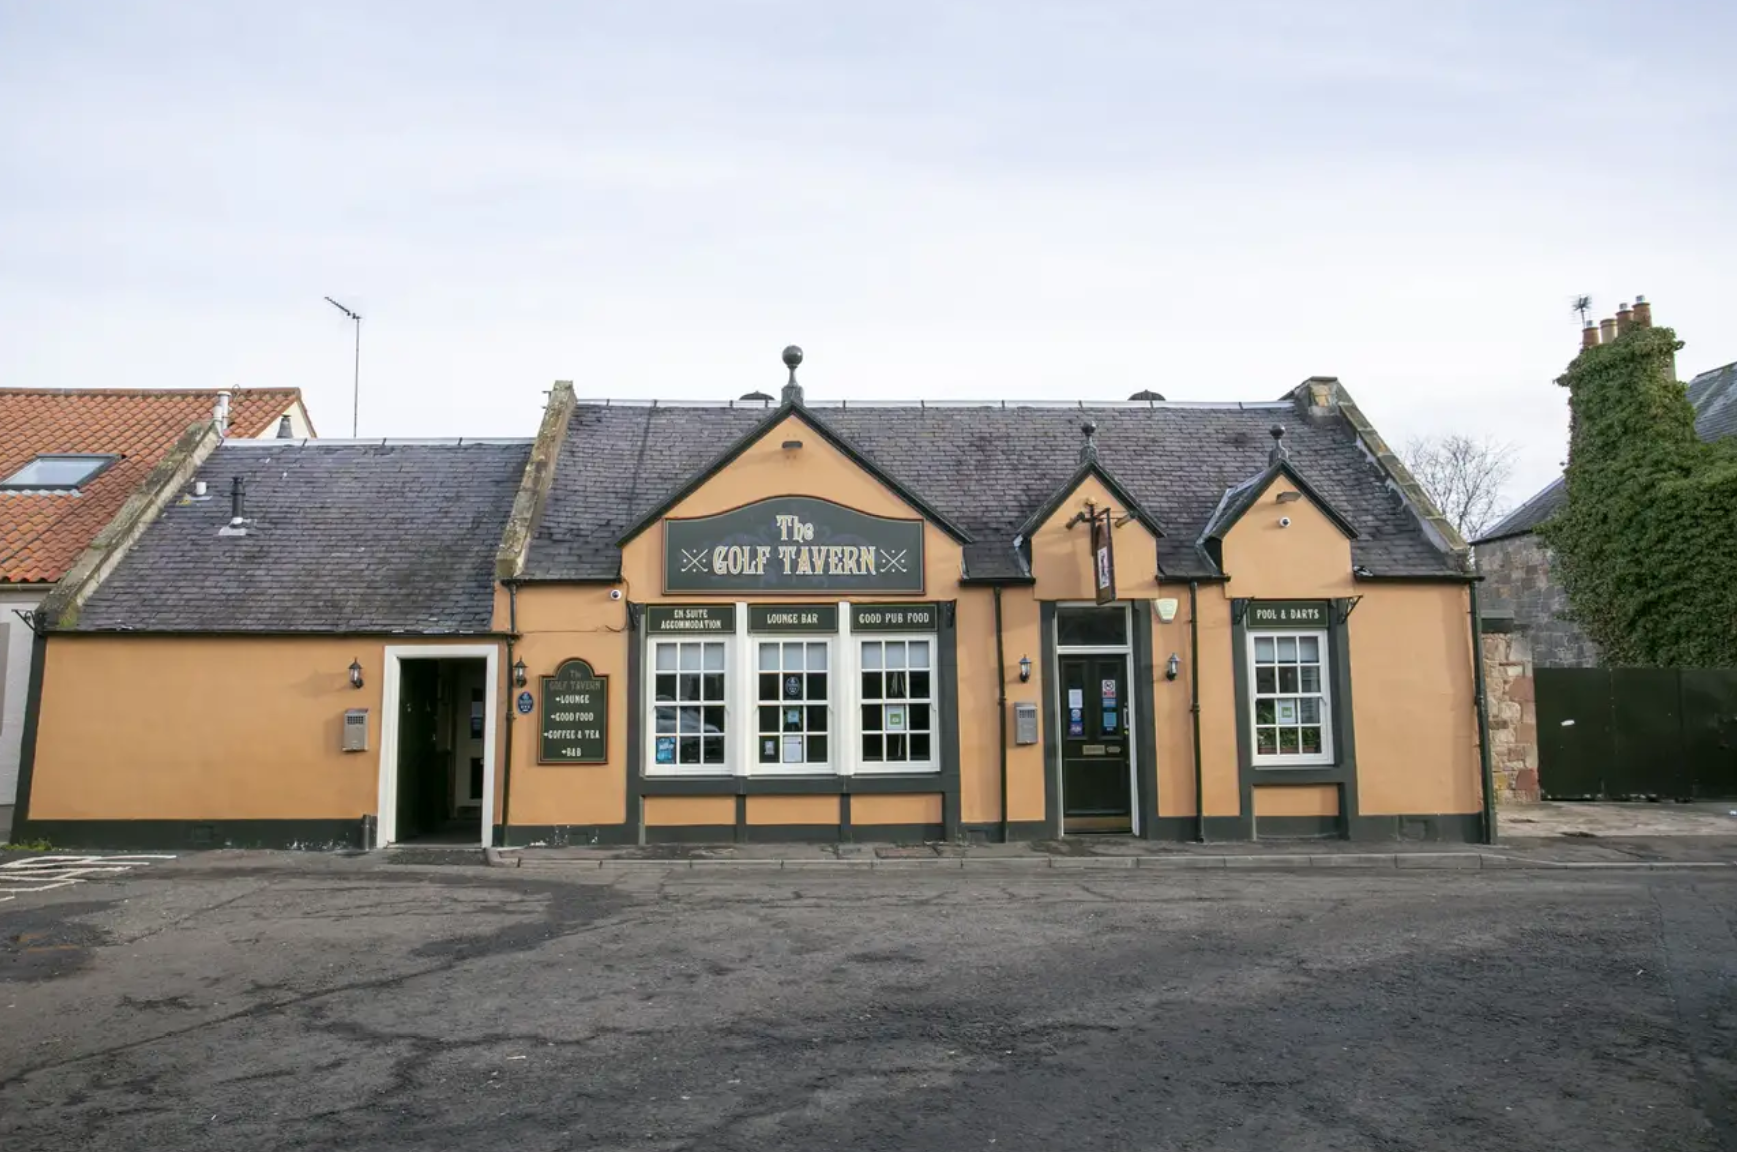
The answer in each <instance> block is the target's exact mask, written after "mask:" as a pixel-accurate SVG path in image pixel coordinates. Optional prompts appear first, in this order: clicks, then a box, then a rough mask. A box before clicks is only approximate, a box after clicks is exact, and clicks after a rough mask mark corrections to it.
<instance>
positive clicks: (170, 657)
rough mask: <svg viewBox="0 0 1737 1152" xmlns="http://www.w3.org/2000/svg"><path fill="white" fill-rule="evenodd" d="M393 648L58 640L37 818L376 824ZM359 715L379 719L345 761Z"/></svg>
mask: <svg viewBox="0 0 1737 1152" xmlns="http://www.w3.org/2000/svg"><path fill="white" fill-rule="evenodd" d="M466 642H467V643H477V641H466ZM393 643H394V645H397V644H398V643H399V642H398V641H396V640H394V641H393ZM431 643H438V641H431ZM384 648H385V643H384V642H383V641H381V640H378V639H349V638H345V639H324V638H308V639H300V638H266V637H259V638H251V637H207V638H193V637H153V636H115V637H109V636H90V637H84V636H56V637H53V638H51V639H50V640H49V643H48V646H47V649H46V652H45V663H44V667H43V685H42V706H41V713H40V720H39V724H38V729H37V745H36V769H35V776H34V780H33V783H32V787H31V797H30V814H31V816H33V817H35V818H37V819H42V820H81V819H88V820H96V819H101V820H125V819H135V820H145V819H155V820H170V819H176V820H249V819H259V820H288V819H303V818H322V819H349V818H351V817H356V818H360V817H361V816H363V815H365V814H368V813H372V812H374V811H375V808H376V807H377V797H378V794H379V792H378V789H379V771H380V722H381V715H380V696H381V684H382V667H383V665H384V663H385V653H384ZM352 660H360V661H361V663H362V667H363V669H364V674H363V675H364V681H365V683H364V686H363V688H362V689H361V690H360V691H358V690H356V689H354V688H351V687H350V680H349V667H350V661H352ZM350 708H367V709H368V710H369V718H368V722H369V733H368V745H369V750H368V751H366V752H349V753H346V752H343V751H340V748H341V745H342V730H343V721H344V712H345V710H346V709H350ZM497 758H498V754H497Z"/></svg>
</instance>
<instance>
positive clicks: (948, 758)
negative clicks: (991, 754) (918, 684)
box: [935, 600, 960, 840]
mask: <svg viewBox="0 0 1737 1152" xmlns="http://www.w3.org/2000/svg"><path fill="white" fill-rule="evenodd" d="M958 623H959V605H958V602H957V601H954V600H948V601H945V602H943V603H942V604H941V632H940V634H939V635H938V636H937V637H936V649H937V651H936V653H935V658H936V664H937V665H938V667H937V671H939V672H940V673H941V700H940V703H941V824H942V827H943V832H944V834H945V835H946V838H947V839H949V840H955V839H957V838H958V836H959V817H960V810H959V809H960V797H959V627H958Z"/></svg>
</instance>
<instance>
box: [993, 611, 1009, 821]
mask: <svg viewBox="0 0 1737 1152" xmlns="http://www.w3.org/2000/svg"><path fill="white" fill-rule="evenodd" d="M993 591H994V593H995V669H996V684H997V686H998V690H999V693H1000V695H999V698H998V699H997V700H996V716H997V718H998V719H999V721H1000V724H1001V842H1002V843H1003V844H1005V843H1007V829H1008V822H1007V650H1006V648H1005V647H1004V646H1003V644H1002V638H1001V585H999V584H997V585H996V586H995V588H994V590H993Z"/></svg>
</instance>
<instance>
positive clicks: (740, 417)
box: [525, 400, 1458, 580]
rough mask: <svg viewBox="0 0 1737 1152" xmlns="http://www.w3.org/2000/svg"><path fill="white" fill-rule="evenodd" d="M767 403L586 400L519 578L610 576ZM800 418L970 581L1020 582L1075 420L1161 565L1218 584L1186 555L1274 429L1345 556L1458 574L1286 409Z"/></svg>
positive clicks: (1324, 419)
mask: <svg viewBox="0 0 1737 1152" xmlns="http://www.w3.org/2000/svg"><path fill="white" fill-rule="evenodd" d="M779 414H780V413H779V410H776V409H770V408H769V407H768V406H762V405H759V404H753V405H750V406H723V405H719V406H663V405H643V404H605V403H601V402H596V403H593V402H581V403H580V404H579V406H578V407H577V408H576V409H575V410H574V413H573V416H572V419H571V421H570V422H569V424H568V429H567V438H566V441H565V443H564V445H563V446H562V450H561V455H560V459H559V461H558V464H557V466H556V469H555V476H554V480H553V484H552V488H551V491H550V495H549V500H548V503H547V506H546V508H545V511H544V514H543V518H542V521H541V523H540V525H539V527H538V530H537V533H536V536H535V537H534V539H533V540H532V543H531V548H530V554H529V557H528V559H527V563H526V568H525V578H526V579H529V580H611V579H614V578H615V577H616V576H617V575H618V574H619V568H620V555H619V551H618V549H617V546H616V542H617V541H618V540H619V539H620V538H621V537H622V535H623V534H624V533H625V532H626V531H627V530H628V529H629V528H630V527H631V526H632V525H633V524H634V523H635V522H636V521H638V520H639V519H640V518H642V517H643V516H645V515H646V514H647V513H648V512H650V511H651V510H653V509H655V508H656V507H657V506H658V505H659V504H661V503H663V502H664V501H665V500H667V499H668V498H669V497H670V495H671V494H673V493H675V492H677V491H679V490H680V489H681V488H682V487H683V486H684V485H685V484H687V483H689V482H690V481H691V480H692V479H693V478H694V476H695V475H697V474H699V473H703V472H704V471H706V470H707V469H708V468H709V467H710V466H712V465H713V464H714V463H715V462H717V461H718V460H719V458H720V457H721V456H722V455H723V454H724V453H726V452H727V451H728V450H729V449H730V448H732V446H734V445H735V443H736V442H737V441H738V440H739V439H740V438H741V437H743V436H745V435H747V434H748V433H750V432H752V431H754V430H755V429H757V428H759V427H760V426H761V425H762V424H764V423H766V422H767V421H768V420H769V419H776V418H778V416H779ZM807 414H808V415H809V416H810V417H811V418H812V419H814V420H816V421H820V422H822V423H824V425H825V426H826V427H827V428H828V429H829V430H831V432H832V433H833V434H834V435H836V436H838V437H840V438H842V439H843V440H845V441H847V442H848V443H849V444H850V445H852V446H853V447H854V448H855V449H856V451H857V452H858V453H859V454H860V455H861V456H862V457H864V458H865V459H867V460H868V461H870V462H871V463H872V464H873V465H874V466H875V467H876V468H878V469H879V470H880V471H882V472H884V473H885V474H886V475H887V476H889V477H890V478H892V479H893V480H895V481H897V482H898V483H899V484H901V485H903V486H904V487H906V488H909V489H910V490H911V491H912V492H914V493H917V494H918V495H920V496H921V497H923V498H924V499H925V500H926V501H927V502H928V503H929V504H931V505H932V506H933V507H934V508H936V509H937V510H938V511H939V512H940V513H941V514H943V515H944V516H946V517H947V518H948V519H949V520H950V521H951V522H952V523H953V524H954V525H956V526H958V527H959V528H960V529H962V530H963V531H965V532H966V533H967V534H969V535H970V537H971V540H970V542H968V543H966V544H965V545H964V551H965V563H966V575H967V576H968V577H970V578H974V579H1003V578H1019V577H1021V576H1024V575H1027V573H1026V572H1025V571H1024V565H1023V563H1022V561H1021V558H1020V557H1019V555H1018V553H1017V552H1016V550H1015V548H1014V539H1015V537H1016V536H1017V535H1018V533H1019V531H1020V529H1021V527H1022V526H1023V525H1024V524H1025V522H1026V520H1027V519H1028V518H1029V517H1030V516H1031V515H1032V513H1033V512H1035V511H1036V510H1037V509H1039V508H1040V507H1042V506H1043V505H1044V503H1045V502H1046V501H1048V500H1049V499H1051V498H1052V497H1053V496H1054V494H1055V492H1056V490H1057V489H1058V488H1059V487H1060V486H1062V485H1063V484H1065V483H1067V481H1068V480H1069V478H1070V477H1072V476H1074V474H1075V473H1076V472H1077V471H1078V469H1079V464H1080V448H1081V445H1082V443H1083V435H1082V433H1081V430H1080V426H1081V424H1082V423H1084V422H1085V421H1086V420H1091V421H1093V422H1094V423H1096V425H1097V446H1098V458H1099V460H1100V461H1101V462H1102V464H1103V466H1104V468H1105V469H1106V470H1107V471H1109V472H1111V473H1113V474H1114V475H1115V476H1116V478H1117V479H1118V480H1120V481H1121V483H1122V484H1123V485H1124V486H1125V487H1126V488H1127V490H1128V491H1129V493H1130V494H1131V495H1132V496H1133V497H1134V498H1135V499H1137V500H1138V501H1139V502H1140V504H1141V505H1142V506H1143V507H1144V508H1146V509H1147V510H1149V512H1150V513H1151V515H1152V516H1153V517H1155V518H1156V519H1157V521H1158V522H1159V523H1160V524H1162V525H1163V528H1164V531H1165V532H1166V536H1165V537H1164V538H1163V539H1161V540H1160V541H1159V543H1158V560H1159V564H1160V567H1161V569H1162V571H1163V572H1164V573H1165V574H1166V575H1168V576H1173V577H1184V578H1186V577H1190V576H1200V577H1211V576H1214V575H1216V574H1217V572H1216V569H1215V568H1214V567H1213V565H1212V562H1211V560H1210V558H1209V557H1208V556H1207V555H1206V553H1205V551H1204V550H1203V549H1202V548H1201V547H1200V546H1199V543H1198V541H1199V538H1200V536H1201V531H1202V529H1203V528H1204V527H1205V525H1206V523H1207V521H1208V519H1209V518H1210V517H1211V516H1212V514H1213V510H1214V509H1215V508H1217V507H1218V505H1219V502H1220V501H1221V499H1222V498H1223V496H1224V493H1225V490H1226V489H1228V488H1232V487H1234V486H1236V485H1238V484H1240V483H1242V482H1243V481H1245V480H1247V479H1248V478H1249V477H1250V476H1252V475H1255V474H1258V473H1261V472H1263V471H1264V470H1265V469H1266V467H1267V453H1268V449H1269V446H1270V444H1271V439H1270V437H1269V435H1268V430H1269V429H1270V428H1271V426H1272V425H1273V424H1275V423H1282V424H1284V425H1285V427H1286V429H1287V432H1286V436H1285V443H1286V446H1287V447H1288V449H1289V451H1290V457H1291V460H1292V462H1293V463H1294V464H1295V466H1296V468H1297V469H1298V471H1300V472H1302V473H1304V474H1306V475H1307V476H1308V477H1309V479H1310V481H1311V482H1312V483H1313V484H1314V486H1315V487H1316V488H1317V489H1318V490H1319V491H1320V493H1321V495H1322V496H1323V497H1324V498H1325V499H1327V500H1328V501H1331V503H1332V504H1333V506H1334V507H1335V508H1336V509H1337V510H1338V511H1339V512H1340V514H1341V515H1343V516H1344V517H1345V518H1346V519H1347V520H1348V521H1349V522H1350V524H1351V525H1352V526H1353V527H1354V528H1355V529H1356V532H1357V539H1356V540H1353V541H1352V544H1351V548H1352V555H1353V558H1354V560H1355V562H1356V563H1358V564H1360V565H1363V566H1365V567H1367V568H1368V569H1370V570H1371V571H1372V572H1373V573H1375V574H1376V575H1378V576H1441V575H1450V574H1455V573H1457V571H1458V569H1457V568H1456V567H1455V564H1454V560H1453V558H1452V557H1451V556H1450V555H1449V554H1447V553H1445V552H1443V551H1442V550H1441V549H1439V548H1437V547H1436V546H1435V544H1434V543H1432V542H1431V540H1430V538H1429V537H1428V536H1426V535H1425V533H1424V531H1423V528H1422V526H1421V525H1420V523H1419V521H1418V520H1417V518H1416V517H1415V516H1414V515H1413V514H1412V512H1411V510H1410V509H1408V508H1407V507H1406V506H1405V505H1404V503H1403V501H1402V500H1401V498H1400V496H1399V495H1398V492H1397V491H1396V490H1395V489H1394V488H1393V487H1392V485H1391V484H1390V482H1389V481H1388V478H1387V476H1386V474H1385V473H1384V472H1382V470H1381V469H1380V468H1379V467H1378V466H1377V465H1376V464H1375V463H1374V462H1373V460H1372V459H1371V458H1370V456H1369V454H1368V453H1367V452H1366V451H1365V449H1364V448H1363V446H1362V444H1361V442H1360V441H1359V440H1358V438H1357V434H1356V432H1355V430H1354V429H1353V428H1352V427H1351V424H1350V423H1349V421H1347V420H1346V419H1345V418H1344V417H1343V416H1341V415H1338V414H1336V413H1335V414H1330V415H1327V416H1305V415H1304V414H1303V412H1302V411H1301V410H1300V409H1299V408H1298V407H1297V406H1295V405H1294V404H1293V403H1292V402H1291V401H1289V400H1286V401H1278V402H1272V403H1261V404H1245V405H1223V404H1215V405H1199V404H1176V403H1141V404H1112V405H1101V406H1099V405H1088V406H1063V405H1056V406H1041V405H1021V404H1017V403H1009V404H1007V405H1004V406H1003V405H969V404H960V405H951V404H949V405H882V404H872V405H860V404H859V405H849V404H825V403H814V404H811V405H809V406H808V408H807Z"/></svg>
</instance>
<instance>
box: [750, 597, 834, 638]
mask: <svg viewBox="0 0 1737 1152" xmlns="http://www.w3.org/2000/svg"><path fill="white" fill-rule="evenodd" d="M748 631H750V632H837V631H838V605H837V604H750V605H748Z"/></svg>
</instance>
